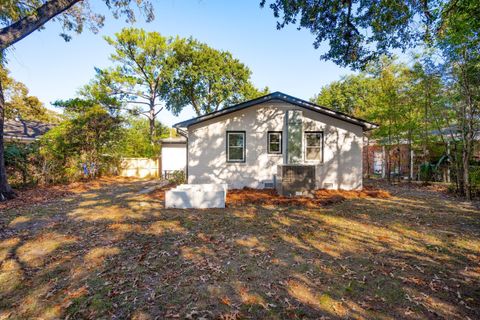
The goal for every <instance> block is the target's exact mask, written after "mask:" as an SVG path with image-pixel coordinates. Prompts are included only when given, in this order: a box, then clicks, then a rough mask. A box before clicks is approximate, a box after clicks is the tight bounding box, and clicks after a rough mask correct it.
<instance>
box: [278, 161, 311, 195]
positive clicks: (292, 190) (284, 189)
mask: <svg viewBox="0 0 480 320" xmlns="http://www.w3.org/2000/svg"><path fill="white" fill-rule="evenodd" d="M315 186H316V183H315V166H314V165H304V164H282V165H279V166H278V167H277V186H276V189H277V192H278V193H279V194H281V195H284V196H295V195H297V194H303V193H306V192H311V191H313V190H315Z"/></svg>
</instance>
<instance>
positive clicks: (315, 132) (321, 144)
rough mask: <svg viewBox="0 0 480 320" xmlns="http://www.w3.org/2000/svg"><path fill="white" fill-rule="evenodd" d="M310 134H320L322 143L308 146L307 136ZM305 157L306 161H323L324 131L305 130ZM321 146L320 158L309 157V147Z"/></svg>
mask: <svg viewBox="0 0 480 320" xmlns="http://www.w3.org/2000/svg"><path fill="white" fill-rule="evenodd" d="M309 134H320V145H319V146H311V147H309V146H307V136H308V135H309ZM303 142H304V143H303V154H304V156H303V158H304V159H305V162H316V163H323V131H305V132H304V133H303ZM315 147H316V148H320V159H307V148H315Z"/></svg>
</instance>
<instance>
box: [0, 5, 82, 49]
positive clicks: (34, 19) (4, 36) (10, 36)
mask: <svg viewBox="0 0 480 320" xmlns="http://www.w3.org/2000/svg"><path fill="white" fill-rule="evenodd" d="M80 1H82V0H50V1H47V2H45V4H43V5H42V6H41V7H39V8H38V9H37V10H35V11H34V12H33V13H32V14H30V15H28V16H26V17H24V18H22V19H20V20H18V21H16V22H15V23H12V24H11V25H9V26H7V27H5V28H3V29H0V52H2V51H3V50H5V49H6V48H8V47H9V46H11V45H13V44H14V43H16V42H18V41H20V40H22V39H23V38H25V37H26V36H28V35H29V34H30V33H32V32H33V31H35V30H38V29H39V28H40V27H41V26H43V25H44V24H45V23H46V22H47V21H49V20H50V19H52V18H53V17H55V16H57V15H58V14H60V13H62V12H64V11H65V10H68V9H69V8H70V7H71V6H73V5H74V4H75V3H77V2H80Z"/></svg>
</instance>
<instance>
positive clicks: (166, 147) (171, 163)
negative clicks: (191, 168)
mask: <svg viewBox="0 0 480 320" xmlns="http://www.w3.org/2000/svg"><path fill="white" fill-rule="evenodd" d="M160 141H161V143H162V164H161V168H162V175H163V176H164V177H166V178H168V176H169V175H170V174H171V173H172V172H174V171H186V167H187V139H185V137H182V136H180V137H170V138H164V139H161V140H160Z"/></svg>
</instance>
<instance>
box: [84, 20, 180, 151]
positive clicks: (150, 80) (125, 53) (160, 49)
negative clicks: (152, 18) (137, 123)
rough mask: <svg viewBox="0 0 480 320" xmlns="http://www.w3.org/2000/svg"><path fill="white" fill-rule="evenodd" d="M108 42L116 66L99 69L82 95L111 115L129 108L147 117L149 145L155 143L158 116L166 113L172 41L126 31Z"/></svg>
mask: <svg viewBox="0 0 480 320" xmlns="http://www.w3.org/2000/svg"><path fill="white" fill-rule="evenodd" d="M105 40H106V41H107V42H108V44H110V45H111V46H112V47H113V48H114V50H115V51H114V53H113V54H111V55H110V60H111V61H112V62H113V63H114V66H113V67H111V68H107V69H103V70H102V69H96V72H97V75H96V78H95V80H94V81H92V82H91V83H90V84H89V85H87V86H85V87H84V88H83V89H82V91H81V94H82V95H83V96H84V97H85V98H87V99H90V100H94V101H96V102H98V103H101V104H103V105H106V106H108V107H109V109H110V110H111V111H112V110H117V111H118V112H119V110H120V109H121V108H122V107H126V108H128V110H129V111H130V113H132V114H134V115H143V116H145V117H146V118H147V119H148V120H149V135H150V143H154V139H155V135H156V133H155V127H156V125H155V123H156V119H157V115H158V114H159V112H160V111H161V110H162V109H163V106H161V105H160V100H161V97H162V96H163V95H164V93H165V91H166V89H167V85H166V84H167V82H168V77H169V74H168V72H166V68H165V61H166V59H167V56H168V55H169V54H170V53H171V49H170V47H169V43H170V42H171V39H170V38H166V37H163V36H162V35H161V34H160V33H158V32H146V31H145V30H143V29H136V28H124V29H122V31H121V32H118V33H116V34H115V37H114V38H112V37H105Z"/></svg>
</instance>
